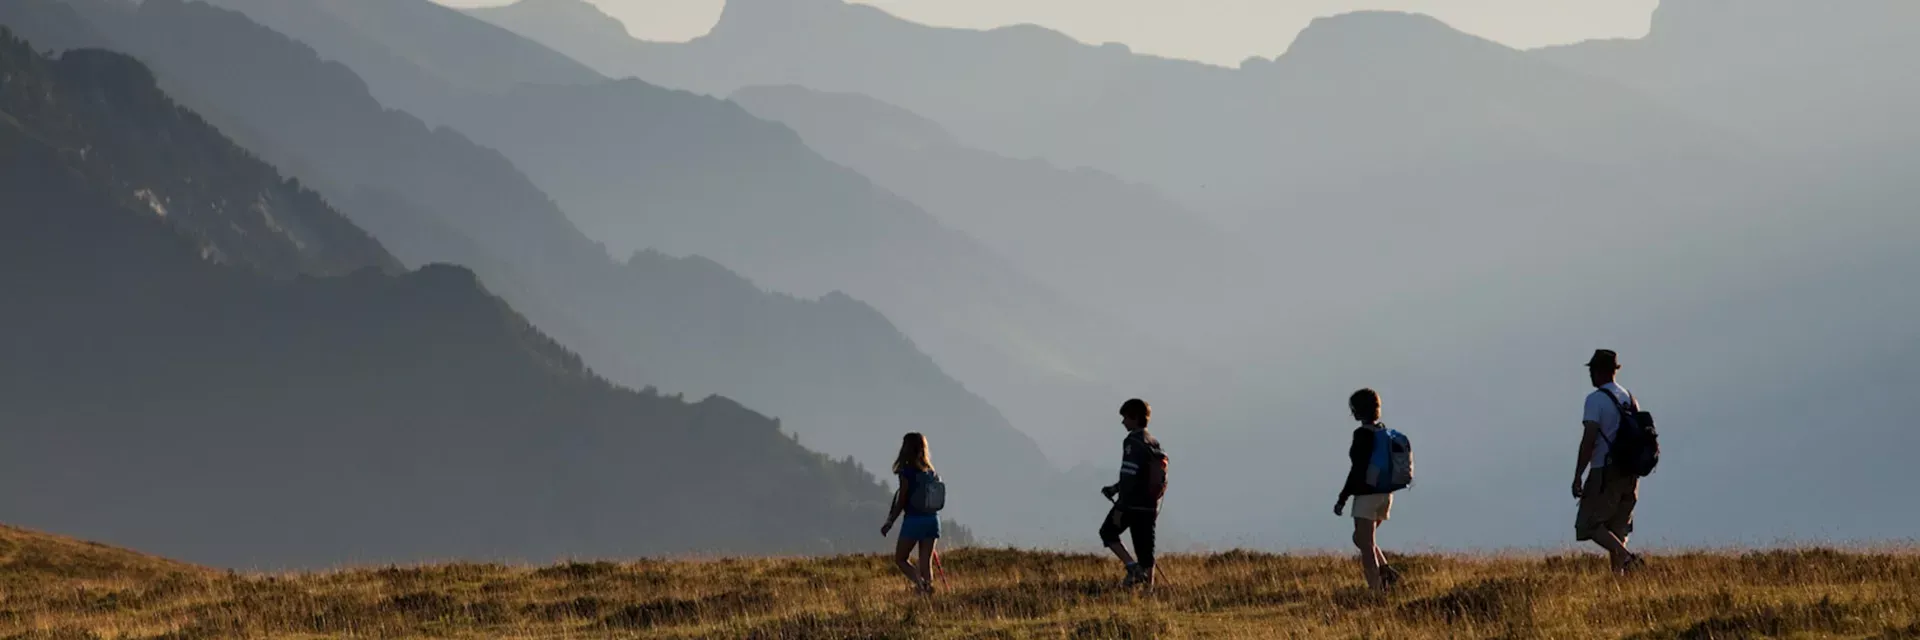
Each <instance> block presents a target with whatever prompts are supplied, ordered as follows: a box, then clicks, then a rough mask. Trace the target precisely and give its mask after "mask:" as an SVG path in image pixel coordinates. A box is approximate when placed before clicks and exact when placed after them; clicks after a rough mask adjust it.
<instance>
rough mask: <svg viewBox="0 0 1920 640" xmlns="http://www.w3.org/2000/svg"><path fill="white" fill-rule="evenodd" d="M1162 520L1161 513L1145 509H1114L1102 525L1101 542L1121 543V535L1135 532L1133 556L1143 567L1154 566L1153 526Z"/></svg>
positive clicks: (1108, 543)
mask: <svg viewBox="0 0 1920 640" xmlns="http://www.w3.org/2000/svg"><path fill="white" fill-rule="evenodd" d="M1159 520H1160V512H1158V511H1148V510H1144V509H1128V508H1125V507H1117V506H1116V507H1114V508H1113V510H1112V511H1108V512H1107V521H1106V522H1104V523H1101V524H1100V542H1101V543H1102V544H1106V545H1113V544H1115V543H1118V542H1120V534H1121V533H1123V532H1126V531H1132V532H1133V556H1134V559H1135V560H1138V561H1139V562H1140V566H1142V567H1152V566H1153V526H1154V523H1156V522H1158V521H1159Z"/></svg>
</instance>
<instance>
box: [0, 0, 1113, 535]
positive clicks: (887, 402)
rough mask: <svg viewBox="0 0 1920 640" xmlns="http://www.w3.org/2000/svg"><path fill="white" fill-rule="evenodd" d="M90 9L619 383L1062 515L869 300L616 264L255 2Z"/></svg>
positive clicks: (982, 520) (1041, 475)
mask: <svg viewBox="0 0 1920 640" xmlns="http://www.w3.org/2000/svg"><path fill="white" fill-rule="evenodd" d="M40 5H41V7H42V8H43V9H45V10H55V9H64V8H65V7H64V5H60V4H58V3H44V2H43V3H40ZM20 6H22V7H24V6H26V5H20ZM82 6H85V5H82ZM87 15H88V16H89V17H91V18H92V19H93V20H94V21H95V22H98V23H100V24H102V25H108V26H106V27H103V29H104V30H106V31H109V32H110V33H112V34H114V35H115V36H116V37H117V39H118V40H120V41H122V42H124V43H126V44H125V45H124V46H125V47H126V48H128V49H131V50H133V51H135V52H136V53H137V54H138V55H140V56H142V57H144V58H146V59H147V60H148V61H149V62H150V63H151V64H153V65H154V66H155V67H156V68H157V69H158V72H159V76H160V81H161V82H162V84H163V85H166V86H169V87H170V88H172V89H173V90H175V91H176V92H178V94H179V95H181V96H182V99H183V100H186V101H188V102H190V103H196V106H197V107H199V108H201V109H202V110H204V111H206V112H208V113H216V114H222V115H220V116H219V117H217V118H216V121H218V122H219V123H220V124H221V126H222V127H223V128H226V129H227V130H229V131H238V132H242V135H241V136H240V137H242V138H243V139H245V140H247V141H248V142H247V144H248V146H249V147H253V148H256V149H262V150H265V151H263V153H265V154H267V156H268V158H269V159H270V160H272V161H274V162H275V163H276V164H280V165H282V166H288V167H300V168H301V169H299V170H300V171H302V175H304V176H308V177H309V178H311V179H312V180H313V181H314V182H315V183H316V184H317V185H319V186H318V187H317V188H319V189H320V190H321V191H322V192H323V193H328V194H329V196H330V197H331V198H332V199H333V201H335V202H339V203H342V204H341V206H342V210H343V212H344V213H346V214H348V215H349V216H352V217H354V218H355V220H356V221H357V222H360V223H361V224H362V225H363V226H365V227H367V228H369V229H373V230H374V231H375V233H377V234H379V235H380V237H382V238H383V239H384V238H387V237H388V236H389V234H391V235H392V236H393V237H395V238H398V239H404V240H405V242H401V241H398V240H396V241H394V242H393V245H394V246H395V247H396V251H397V252H398V253H399V254H400V256H401V257H402V258H403V259H405V260H407V261H408V262H409V263H412V264H424V263H428V262H452V263H458V264H463V265H472V266H473V268H474V269H476V271H478V272H479V273H480V275H481V277H482V279H483V280H484V281H485V282H487V283H488V284H489V285H490V287H492V288H494V289H495V290H497V291H499V292H500V294H501V295H503V296H504V297H506V298H507V299H508V300H509V301H511V302H513V303H514V305H515V306H516V307H517V308H521V309H526V310H528V311H527V313H528V314H529V316H530V318H532V319H533V320H534V321H535V323H536V324H537V325H539V326H541V327H542V328H545V329H547V330H549V331H551V332H552V333H553V334H554V335H555V336H556V337H557V338H559V339H560V340H561V342H562V343H563V344H567V345H569V346H571V347H573V348H575V349H576V350H577V351H578V352H579V353H581V354H582V355H583V357H584V358H585V359H586V361H587V363H588V364H590V365H591V366H592V367H593V368H594V369H595V370H596V371H600V372H602V373H603V374H605V375H607V376H609V377H610V378H612V379H613V380H615V381H616V382H619V383H621V384H624V385H628V386H631V387H634V388H639V387H641V386H656V387H659V388H662V389H667V390H671V391H680V392H686V393H693V394H697V395H705V394H709V393H723V394H725V395H726V396H727V397H730V398H735V399H738V400H740V401H741V402H744V403H747V404H748V405H749V406H752V407H755V408H759V409H761V410H765V411H768V412H770V413H772V414H774V415H777V416H779V417H780V418H781V419H782V424H783V426H785V427H787V428H788V429H789V430H791V431H793V432H795V433H797V434H799V435H800V437H801V442H802V443H804V444H806V445H808V446H811V447H814V448H817V449H819V450H823V451H828V452H831V453H833V454H835V455H853V456H855V457H856V459H858V460H860V461H861V462H863V463H865V464H867V465H868V466H869V468H876V469H878V468H881V467H882V466H884V465H885V464H887V463H890V462H891V460H892V455H893V453H894V451H895V449H896V448H897V447H898V438H899V435H900V434H901V433H903V432H905V431H909V430H919V431H923V432H926V433H928V434H929V436H930V437H931V438H933V440H934V441H935V445H936V446H937V447H939V448H940V460H941V465H942V468H943V469H945V470H947V472H948V473H949V474H950V475H951V476H952V478H951V481H952V483H953V484H954V488H955V491H956V502H955V504H956V507H955V509H953V515H954V516H955V517H958V518H961V519H963V520H964V521H966V522H967V523H969V524H971V525H974V526H976V527H977V528H978V529H979V530H980V532H981V533H982V534H983V535H988V536H1004V535H1010V534H1011V533H1013V532H1014V531H1013V529H1012V527H1014V526H1015V525H1016V524H1018V525H1019V526H1020V527H1021V528H1020V529H1019V531H1020V532H1024V533H1033V532H1037V531H1045V530H1047V529H1048V528H1049V527H1048V526H1047V523H1046V522H1044V521H1040V520H1038V519H1036V518H1034V517H1033V516H1032V514H1033V513H1034V512H1035V511H1037V510H1038V509H1036V507H1035V505H1038V504H1046V503H1049V502H1051V501H1054V500H1056V499H1057V498H1058V496H1059V495H1060V493H1061V492H1062V491H1063V489H1062V488H1061V487H1060V486H1059V479H1058V476H1057V474H1055V473H1054V472H1053V471H1052V470H1051V467H1050V465H1048V464H1047V462H1046V460H1045V458H1044V457H1043V456H1042V455H1041V454H1040V452H1039V450H1038V448H1037V447H1036V446H1035V444H1034V443H1033V441H1032V440H1031V439H1030V438H1028V437H1027V436H1026V435H1025V434H1023V433H1021V432H1019V431H1018V430H1015V429H1014V428H1012V427H1011V426H1010V425H1009V424H1008V423H1007V421H1006V419H1005V418H1004V417H1002V416H1000V414H999V413H998V411H996V410H995V409H994V408H993V407H992V406H990V405H988V404H987V403H986V402H984V401H982V400H981V399H980V398H979V397H977V396H976V395H974V394H973V393H970V392H969V391H968V390H967V389H966V388H964V387H962V386H961V385H960V384H959V383H957V382H955V381H954V380H953V379H952V378H950V377H948V376H947V375H946V374H945V373H944V372H943V371H942V369H941V367H940V366H939V365H938V364H936V363H935V362H933V361H932V360H931V359H929V358H928V357H927V356H925V355H923V354H922V353H920V352H919V351H918V350H917V349H916V348H915V346H914V344H913V343H912V342H910V341H909V340H908V339H907V338H906V337H905V336H902V335H901V334H900V332H899V331H898V330H896V329H895V328H894V327H893V326H892V324H891V323H890V322H888V320H887V319H886V318H884V317H882V316H881V315H880V314H878V313H876V312H874V311H873V310H872V309H871V308H869V307H867V306H866V305H865V304H862V303H860V302H858V301H855V300H853V299H852V298H850V297H847V296H845V295H827V296H825V297H823V298H822V299H820V300H801V299H795V298H790V297H787V296H782V295H775V294H768V293H765V292H762V291H761V290H760V289H759V288H757V287H756V286H755V285H753V284H752V283H749V282H748V281H746V280H745V279H742V278H740V277H737V276H734V275H732V274H731V273H727V272H726V271H725V270H724V269H723V268H722V267H720V266H719V265H716V264H714V263H712V262H708V261H706V260H703V259H687V260H678V261H676V260H669V259H666V258H664V257H662V256H659V255H657V254H643V255H640V256H636V257H635V258H634V259H633V260H631V261H629V262H628V263H627V264H624V265H622V264H619V263H616V262H615V261H613V260H610V259H608V258H607V256H606V254H605V252H604V250H603V249H601V248H600V247H599V246H598V245H596V244H595V243H593V242H591V241H589V240H587V239H586V237H585V236H583V235H581V234H580V233H579V231H577V230H575V229H574V228H573V227H572V226H571V225H570V224H568V223H567V221H566V219H565V216H564V215H563V214H561V213H560V211H559V209H558V208H556V207H555V206H554V205H553V204H552V203H551V201H548V200H547V199H546V198H545V196H544V194H542V193H541V192H540V191H539V190H538V189H537V188H536V187H534V186H533V185H532V183H531V182H530V181H528V180H527V179H526V177H525V176H523V175H521V174H519V173H518V171H517V170H515V169H514V167H513V166H512V164H511V163H509V162H507V161H506V160H505V159H504V158H501V157H500V156H499V154H497V153H495V152H493V151H491V150H489V149H486V148H484V147H480V146H477V145H475V144H473V143H471V142H468V141H467V140H466V139H465V138H464V137H462V136H461V135H460V134H458V133H456V132H454V131H452V130H449V129H438V130H433V131H429V130H428V129H427V128H426V127H425V126H424V125H422V124H421V123H420V122H419V121H418V120H416V119H414V118H412V117H411V116H409V115H407V114H405V113H401V112H395V111H388V110H384V109H383V108H382V107H381V106H380V105H379V103H378V102H376V101H375V100H374V99H373V98H372V97H370V96H368V95H367V93H366V89H365V85H363V84H361V83H360V82H359V81H358V80H357V78H355V77H354V76H353V74H352V73H351V72H350V71H348V70H347V69H345V68H344V67H341V66H339V65H334V64H328V63H323V62H321V61H320V60H319V59H318V58H317V57H316V56H315V54H314V53H313V52H312V50H310V49H308V48H306V47H304V46H301V45H300V44H298V43H295V42H292V41H290V40H287V39H286V38H285V37H284V36H280V35H279V34H277V33H274V32H272V31H270V30H268V29H266V28H263V27H260V26H259V25H257V24H254V23H252V22H250V21H249V20H247V19H246V17H245V16H242V15H240V14H238V13H233V12H229V11H225V10H220V9H216V8H212V7H209V6H206V5H201V4H198V3H180V2H178V1H176V0H149V1H148V2H146V3H143V4H142V5H141V6H140V7H139V8H138V9H137V10H134V9H133V8H132V7H128V6H125V5H117V4H110V3H103V4H99V5H94V6H93V7H92V8H90V9H89V10H88V11H87ZM4 19H7V18H6V16H5V15H4V12H0V20H4ZM756 122H757V121H756ZM1103 404H1104V403H1103ZM1103 409H1104V407H1103ZM1109 412H1110V409H1109V410H1103V411H1101V413H1102V414H1105V413H1109ZM961 495H972V496H989V495H992V496H1002V495H1004V496H1009V497H1008V498H1007V499H1005V500H996V501H994V502H988V501H986V500H969V501H961V500H959V499H958V496H961ZM1091 517H1097V515H1096V516H1091ZM1049 541H1051V540H1049Z"/></svg>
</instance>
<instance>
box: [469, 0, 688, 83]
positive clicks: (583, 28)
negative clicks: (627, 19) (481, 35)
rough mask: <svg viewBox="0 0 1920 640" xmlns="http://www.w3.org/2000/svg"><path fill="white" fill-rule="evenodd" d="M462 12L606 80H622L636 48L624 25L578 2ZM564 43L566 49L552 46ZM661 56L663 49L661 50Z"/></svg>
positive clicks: (528, 0)
mask: <svg viewBox="0 0 1920 640" xmlns="http://www.w3.org/2000/svg"><path fill="white" fill-rule="evenodd" d="M466 12H467V13H468V14H470V15H472V16H474V17H476V18H480V19H481V20H485V21H487V22H489V23H492V24H494V25H497V26H500V27H502V28H506V29H509V30H512V31H513V32H515V33H518V34H520V35H523V36H526V37H527V39H529V40H532V41H534V42H538V43H540V44H543V45H546V46H548V47H553V49H554V50H556V51H558V52H560V53H563V54H566V55H567V56H568V57H570V58H573V59H574V60H577V61H579V62H580V63H581V64H585V65H587V66H588V67H592V68H593V70H595V71H597V72H599V73H601V74H602V75H605V76H608V77H615V78H618V77H626V76H631V75H633V74H632V72H631V71H630V67H631V65H632V61H631V60H630V56H632V55H633V53H634V50H635V49H636V48H638V47H641V46H644V45H643V44H642V43H639V42H636V41H635V40H634V39H633V36H632V35H630V34H628V33H627V27H626V25H623V24H621V23H620V21H619V20H618V19H615V18H614V17H613V16H610V15H607V13H606V12H605V11H602V10H600V7H598V6H595V5H594V4H593V3H590V2H584V1H582V0H521V1H520V2H515V3H512V4H506V5H501V6H497V7H477V8H473V9H467V10H466ZM559 42H566V43H567V44H566V46H564V47H563V46H556V43H559ZM662 52H663V53H664V52H665V50H662Z"/></svg>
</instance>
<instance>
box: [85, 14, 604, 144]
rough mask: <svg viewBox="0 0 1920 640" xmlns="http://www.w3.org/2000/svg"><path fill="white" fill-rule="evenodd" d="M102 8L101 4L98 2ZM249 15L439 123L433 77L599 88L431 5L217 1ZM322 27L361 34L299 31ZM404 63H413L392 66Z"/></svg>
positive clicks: (578, 69)
mask: <svg viewBox="0 0 1920 640" xmlns="http://www.w3.org/2000/svg"><path fill="white" fill-rule="evenodd" d="M92 1H98V0H92ZM209 3H210V4H214V5H220V6H227V7H230V8H233V9H244V10H246V11H247V12H249V15H251V16H252V18H253V19H254V20H256V21H259V22H260V23H262V24H266V25H268V26H271V27H274V28H276V29H279V30H281V31H282V32H283V33H286V34H287V35H289V36H292V37H293V38H295V39H297V40H301V41H307V42H308V43H309V44H312V45H314V46H318V47H322V48H323V49H325V51H326V53H327V56H328V57H329V58H331V59H335V60H338V61H339V62H341V63H343V64H345V65H347V66H348V67H351V68H353V69H354V70H355V71H356V72H357V73H359V74H360V76H361V77H362V78H364V79H365V80H366V81H367V84H368V85H370V86H371V87H372V89H373V93H374V95H376V96H379V98H380V100H381V101H382V102H384V103H386V104H387V105H388V106H390V107H393V108H396V109H401V110H405V111H408V112H410V113H413V114H415V115H418V116H420V117H423V118H428V119H429V120H431V119H432V118H433V117H434V114H435V113H438V112H439V110H440V108H441V107H443V106H444V105H439V104H436V103H435V101H436V100H439V99H441V98H442V97H443V95H442V94H440V93H438V92H437V91H435V90H434V87H433V84H432V82H430V81H429V80H428V78H435V79H438V80H440V81H445V82H449V83H451V84H452V85H453V86H456V87H459V88H461V89H463V90H470V91H475V92H480V93H491V92H497V91H504V90H507V89H511V88H513V87H515V86H517V85H520V84H524V83H534V84H591V83H595V82H599V81H601V80H605V78H604V77H602V76H600V75H599V74H597V73H595V72H594V71H593V70H592V69H589V68H587V67H586V66H584V65H581V64H580V63H579V62H576V61H574V60H573V59H571V58H568V57H567V56H565V55H562V54H560V53H557V52H555V51H553V50H552V49H549V48H547V47H544V46H540V45H538V44H534V43H532V42H528V41H527V40H526V39H525V38H522V37H519V36H517V35H515V34H513V33H511V32H508V31H506V30H504V29H501V28H498V27H495V26H493V25H489V24H485V23H482V22H478V21H471V20H447V19H446V14H449V13H452V12H453V10H452V9H448V8H446V7H442V6H440V5H437V4H434V3H431V2H390V1H387V0H322V1H316V0H210V2H209ZM311 22H321V23H325V24H327V25H328V26H327V28H329V29H337V30H338V31H339V33H342V34H354V35H352V36H351V37H353V38H354V41H353V42H351V43H350V46H344V47H328V46H326V44H327V43H323V42H318V41H312V39H311V38H309V35H310V33H308V32H305V31H302V30H295V29H289V28H288V27H289V26H291V25H298V24H302V23H311ZM392 60H404V61H405V64H391V63H390V61H392Z"/></svg>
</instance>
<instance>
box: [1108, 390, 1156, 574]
mask: <svg viewBox="0 0 1920 640" xmlns="http://www.w3.org/2000/svg"><path fill="white" fill-rule="evenodd" d="M1152 418H1153V408H1152V407H1149V406H1147V403H1146V401H1144V400H1141V399H1139V398H1134V399H1132V400H1128V401H1126V402H1125V403H1123V404H1121V405H1120V424H1121V425H1122V426H1124V427H1126V428H1127V439H1126V440H1125V442H1124V443H1123V444H1122V445H1121V449H1120V481H1119V482H1115V483H1114V484H1112V485H1109V486H1106V487H1103V488H1101V489H1100V493H1102V494H1104V495H1106V496H1107V498H1108V499H1109V500H1113V509H1112V510H1111V511H1108V512H1107V519H1106V521H1105V522H1104V523H1103V524H1101V525H1100V542H1101V543H1103V544H1105V545H1107V548H1108V549H1111V550H1113V555H1115V556H1118V557H1119V558H1120V561H1121V562H1124V563H1126V565H1127V579H1126V585H1127V586H1135V585H1141V584H1144V585H1148V586H1152V584H1153V577H1154V574H1153V534H1154V525H1155V523H1156V522H1157V521H1158V520H1159V519H1160V498H1161V497H1162V496H1163V495H1165V494H1166V490H1167V456H1166V454H1165V453H1163V452H1162V451H1161V450H1160V441H1159V440H1155V439H1154V437H1153V434H1150V433H1147V422H1148V421H1149V420H1151V419H1152ZM1127 531H1132V532H1133V551H1134V553H1137V554H1139V560H1138V561H1136V560H1135V559H1134V556H1133V555H1131V554H1128V553H1127V547H1126V545H1123V544H1121V543H1120V534H1121V533H1123V532H1127Z"/></svg>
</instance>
